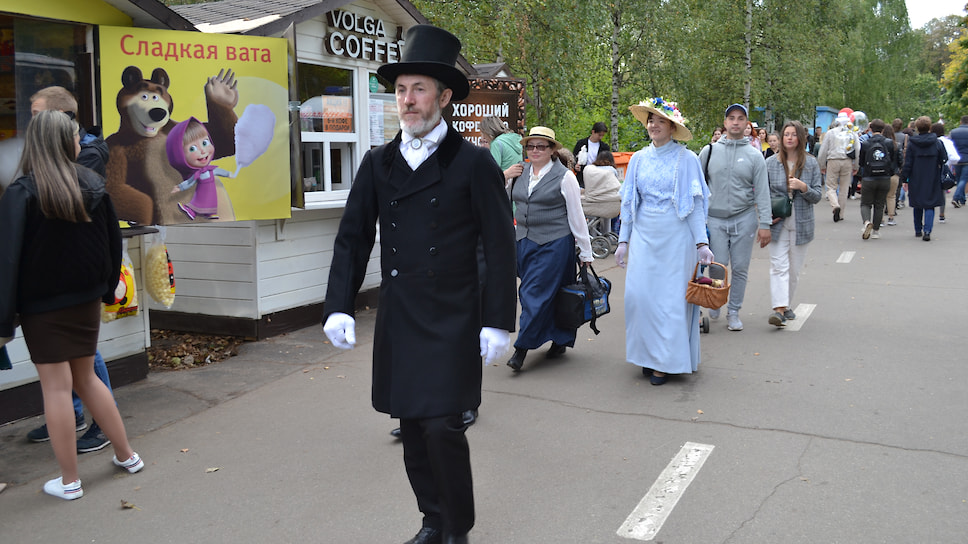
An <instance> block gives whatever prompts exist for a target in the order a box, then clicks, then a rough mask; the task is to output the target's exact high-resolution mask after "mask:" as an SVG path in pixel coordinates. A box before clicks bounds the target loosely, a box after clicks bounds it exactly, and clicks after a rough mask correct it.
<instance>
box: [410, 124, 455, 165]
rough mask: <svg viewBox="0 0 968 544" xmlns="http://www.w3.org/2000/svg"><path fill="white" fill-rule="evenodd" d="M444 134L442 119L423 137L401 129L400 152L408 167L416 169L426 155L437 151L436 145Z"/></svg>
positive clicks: (445, 126)
mask: <svg viewBox="0 0 968 544" xmlns="http://www.w3.org/2000/svg"><path fill="white" fill-rule="evenodd" d="M446 135H447V123H444V122H443V120H441V121H440V122H439V123H437V126H435V127H434V128H433V129H432V130H431V131H430V132H428V133H427V134H425V135H424V137H423V138H417V137H415V136H413V135H412V134H408V133H407V131H403V134H402V135H401V138H400V154H401V155H403V158H404V159H406V161H407V164H409V165H410V169H411V170H416V169H417V168H418V167H420V165H421V164H423V162H424V161H425V160H427V157H429V156H431V155H433V154H434V151H437V147H438V146H439V145H440V142H441V140H443V139H444V136H446Z"/></svg>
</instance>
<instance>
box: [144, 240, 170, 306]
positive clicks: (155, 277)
mask: <svg viewBox="0 0 968 544" xmlns="http://www.w3.org/2000/svg"><path fill="white" fill-rule="evenodd" d="M144 276H145V290H146V291H148V294H149V295H151V298H153V299H155V301H156V302H158V304H162V305H164V307H165V308H171V305H172V304H173V303H174V302H175V269H174V267H173V266H172V265H171V259H170V258H169V257H168V246H166V245H165V244H158V245H154V246H152V247H151V249H149V250H148V254H147V255H145V267H144Z"/></svg>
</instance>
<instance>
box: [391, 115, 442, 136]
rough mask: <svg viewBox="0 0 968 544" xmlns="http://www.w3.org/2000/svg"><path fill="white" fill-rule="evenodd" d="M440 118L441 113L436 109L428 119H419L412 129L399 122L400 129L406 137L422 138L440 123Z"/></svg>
mask: <svg viewBox="0 0 968 544" xmlns="http://www.w3.org/2000/svg"><path fill="white" fill-rule="evenodd" d="M440 118H441V111H440V109H439V108H438V109H437V110H436V111H435V112H434V114H433V115H432V116H431V118H430V119H421V120H420V122H418V123H416V126H414V127H408V126H406V125H405V124H404V123H403V121H400V129H401V130H403V131H404V132H406V133H407V135H408V136H411V137H413V138H423V137H424V136H426V135H427V134H428V133H429V132H430V131H431V130H433V129H434V127H435V126H437V123H439V122H440Z"/></svg>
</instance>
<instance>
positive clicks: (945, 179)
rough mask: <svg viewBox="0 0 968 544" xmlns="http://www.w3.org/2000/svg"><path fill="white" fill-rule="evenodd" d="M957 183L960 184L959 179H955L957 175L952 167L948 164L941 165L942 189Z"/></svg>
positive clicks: (949, 187)
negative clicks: (952, 170)
mask: <svg viewBox="0 0 968 544" xmlns="http://www.w3.org/2000/svg"><path fill="white" fill-rule="evenodd" d="M955 185H958V180H957V179H955V175H954V174H953V173H952V172H951V169H950V168H948V167H947V166H942V167H941V189H942V190H945V191H947V190H948V189H951V188H952V187H954V186H955Z"/></svg>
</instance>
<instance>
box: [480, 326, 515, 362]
mask: <svg viewBox="0 0 968 544" xmlns="http://www.w3.org/2000/svg"><path fill="white" fill-rule="evenodd" d="M510 347H511V333H509V332H508V331H506V330H503V329H494V328H491V327H483V328H482V329H481V357H483V358H484V364H485V365H489V364H491V363H493V362H494V359H497V358H498V357H500V356H502V355H504V354H505V353H507V352H508V349H509V348H510Z"/></svg>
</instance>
